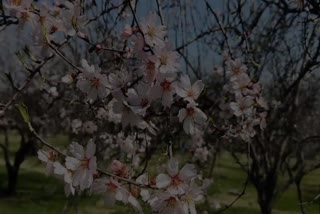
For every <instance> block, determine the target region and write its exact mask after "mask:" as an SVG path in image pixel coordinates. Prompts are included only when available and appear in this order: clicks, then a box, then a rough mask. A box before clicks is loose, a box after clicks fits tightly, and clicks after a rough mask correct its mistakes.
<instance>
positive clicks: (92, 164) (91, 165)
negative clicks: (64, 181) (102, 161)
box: [89, 156, 97, 174]
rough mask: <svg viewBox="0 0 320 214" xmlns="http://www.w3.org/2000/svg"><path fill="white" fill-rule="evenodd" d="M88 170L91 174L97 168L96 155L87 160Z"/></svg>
mask: <svg viewBox="0 0 320 214" xmlns="http://www.w3.org/2000/svg"><path fill="white" fill-rule="evenodd" d="M89 170H90V173H91V174H93V173H95V172H96V170H97V158H96V156H93V157H92V158H91V159H90V161H89Z"/></svg>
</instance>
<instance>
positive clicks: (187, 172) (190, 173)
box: [179, 164, 197, 182]
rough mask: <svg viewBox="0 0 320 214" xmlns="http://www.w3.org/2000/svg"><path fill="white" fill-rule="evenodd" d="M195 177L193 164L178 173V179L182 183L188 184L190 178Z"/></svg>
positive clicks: (185, 166) (187, 165)
mask: <svg viewBox="0 0 320 214" xmlns="http://www.w3.org/2000/svg"><path fill="white" fill-rule="evenodd" d="M196 176H197V172H196V167H195V166H194V165H193V164H186V165H184V166H183V167H182V169H181V170H180V172H179V177H180V178H181V179H182V180H183V181H187V182H189V181H190V180H191V179H192V178H195V177H196Z"/></svg>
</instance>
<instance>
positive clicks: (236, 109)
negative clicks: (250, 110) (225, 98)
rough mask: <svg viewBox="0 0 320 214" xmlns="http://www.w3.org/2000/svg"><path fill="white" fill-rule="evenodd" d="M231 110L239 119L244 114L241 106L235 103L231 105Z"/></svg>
mask: <svg viewBox="0 0 320 214" xmlns="http://www.w3.org/2000/svg"><path fill="white" fill-rule="evenodd" d="M230 108H231V110H232V111H233V114H234V115H235V116H237V117H240V116H241V115H242V112H241V110H240V107H239V104H238V103H235V102H231V103H230Z"/></svg>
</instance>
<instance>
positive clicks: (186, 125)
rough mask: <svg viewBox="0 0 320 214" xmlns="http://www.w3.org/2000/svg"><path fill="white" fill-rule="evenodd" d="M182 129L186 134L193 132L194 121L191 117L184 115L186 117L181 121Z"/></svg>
mask: <svg viewBox="0 0 320 214" xmlns="http://www.w3.org/2000/svg"><path fill="white" fill-rule="evenodd" d="M183 130H184V131H185V133H186V134H191V135H192V134H193V133H195V127H194V122H193V120H192V118H191V117H186V119H185V120H184V121H183Z"/></svg>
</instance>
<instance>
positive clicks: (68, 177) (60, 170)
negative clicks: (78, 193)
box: [53, 162, 75, 196]
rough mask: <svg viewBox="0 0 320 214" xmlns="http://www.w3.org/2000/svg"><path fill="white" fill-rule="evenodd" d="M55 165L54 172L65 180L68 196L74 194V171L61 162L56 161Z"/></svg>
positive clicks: (65, 190)
mask: <svg viewBox="0 0 320 214" xmlns="http://www.w3.org/2000/svg"><path fill="white" fill-rule="evenodd" d="M53 166H54V174H56V175H59V176H62V177H63V180H64V182H65V185H64V192H65V194H66V196H69V195H70V194H72V195H74V194H75V188H74V186H73V185H72V176H73V171H71V170H69V169H67V168H65V167H64V166H63V165H62V164H61V163H59V162H55V163H54V164H53Z"/></svg>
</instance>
